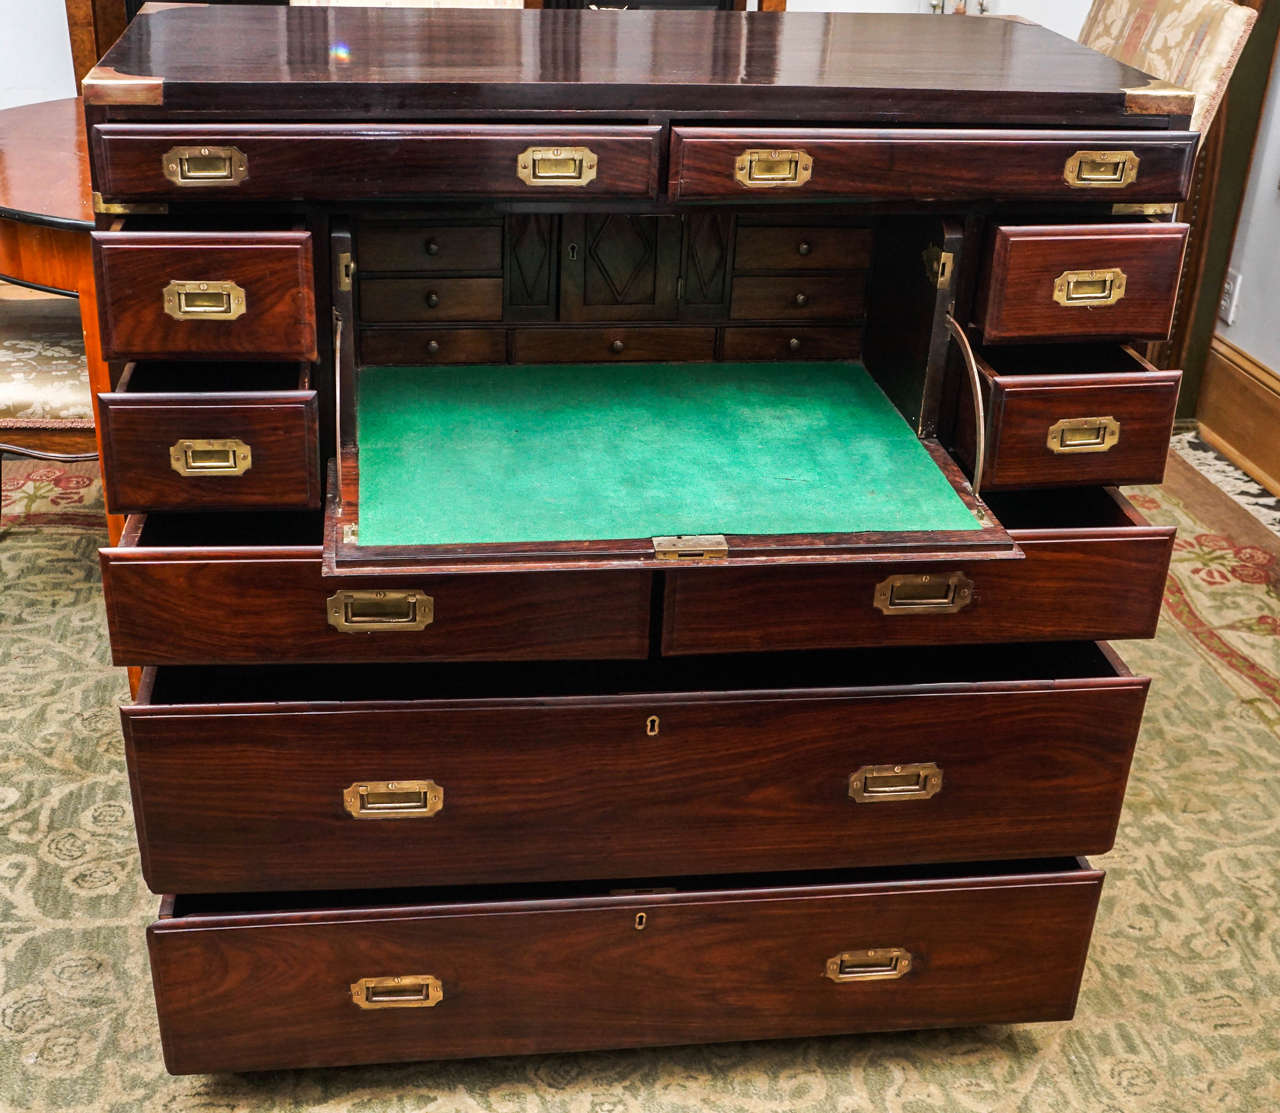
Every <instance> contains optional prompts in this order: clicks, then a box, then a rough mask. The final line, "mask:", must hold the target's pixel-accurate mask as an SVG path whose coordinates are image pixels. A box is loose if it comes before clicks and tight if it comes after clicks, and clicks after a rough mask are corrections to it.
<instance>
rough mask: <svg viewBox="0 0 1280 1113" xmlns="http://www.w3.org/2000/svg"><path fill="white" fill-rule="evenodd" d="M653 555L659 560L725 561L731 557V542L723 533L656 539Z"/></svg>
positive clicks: (654, 540)
mask: <svg viewBox="0 0 1280 1113" xmlns="http://www.w3.org/2000/svg"><path fill="white" fill-rule="evenodd" d="M653 553H654V556H656V557H657V558H658V559H659V560H723V559H724V558H725V557H727V556H728V555H729V542H728V541H726V540H725V538H724V534H723V533H699V534H686V535H684V536H681V537H655V538H654V539H653Z"/></svg>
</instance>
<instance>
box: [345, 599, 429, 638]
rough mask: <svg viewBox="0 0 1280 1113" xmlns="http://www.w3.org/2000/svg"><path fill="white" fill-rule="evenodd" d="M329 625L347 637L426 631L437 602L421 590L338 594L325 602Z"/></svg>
mask: <svg viewBox="0 0 1280 1113" xmlns="http://www.w3.org/2000/svg"><path fill="white" fill-rule="evenodd" d="M325 605H326V608H327V612H328V616H329V625H330V626H332V627H333V628H334V629H335V630H341V631H342V632H343V633H344V634H378V633H390V632H392V631H395V630H425V629H426V628H427V627H428V626H430V625H431V623H432V622H433V621H434V620H435V600H434V599H432V597H431V596H430V595H425V594H423V593H422V592H421V591H338V592H334V594H332V595H330V596H329V598H328V600H327V601H326V604H325Z"/></svg>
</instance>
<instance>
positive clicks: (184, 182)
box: [160, 147, 249, 187]
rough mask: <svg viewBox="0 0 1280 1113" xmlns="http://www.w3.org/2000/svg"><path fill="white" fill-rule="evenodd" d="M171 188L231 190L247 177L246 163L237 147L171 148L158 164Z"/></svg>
mask: <svg viewBox="0 0 1280 1113" xmlns="http://www.w3.org/2000/svg"><path fill="white" fill-rule="evenodd" d="M160 168H161V169H162V170H163V171H164V176H165V177H166V178H168V179H169V181H171V182H173V184H174V185H179V186H183V187H188V186H233V185H238V184H239V183H240V182H242V181H244V180H245V178H247V177H248V176H249V160H248V158H247V157H245V153H244V152H243V151H242V150H240V148H239V147H172V148H170V149H169V150H168V151H166V152H165V153H164V156H163V158H161V160H160Z"/></svg>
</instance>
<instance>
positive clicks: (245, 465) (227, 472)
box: [169, 440, 253, 476]
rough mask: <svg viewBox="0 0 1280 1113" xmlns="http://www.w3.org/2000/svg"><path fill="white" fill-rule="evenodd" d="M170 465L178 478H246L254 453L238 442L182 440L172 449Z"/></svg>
mask: <svg viewBox="0 0 1280 1113" xmlns="http://www.w3.org/2000/svg"><path fill="white" fill-rule="evenodd" d="M169 466H170V467H172V468H173V470H174V471H176V472H177V473H178V474H179V475H224V476H233V475H244V473H245V472H247V471H248V470H249V469H250V468H251V467H253V450H252V449H251V448H250V447H249V446H248V445H247V444H245V443H244V441H238V440H225V441H208V440H204V441H202V440H181V441H178V443H177V444H175V445H174V446H173V447H172V448H170V449H169Z"/></svg>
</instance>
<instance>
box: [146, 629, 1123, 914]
mask: <svg viewBox="0 0 1280 1113" xmlns="http://www.w3.org/2000/svg"><path fill="white" fill-rule="evenodd" d="M1147 683H1148V682H1147V680H1146V679H1145V678H1140V677H1134V676H1132V675H1130V673H1129V672H1128V670H1127V669H1126V668H1125V667H1124V664H1123V663H1122V662H1121V661H1120V659H1119V658H1118V657H1117V656H1116V655H1115V654H1114V653H1112V652H1111V650H1110V649H1108V648H1107V647H1106V646H1099V645H1095V644H1094V643H1091V642H1083V643H1067V644H1052V645H1015V646H997V647H988V648H975V647H972V646H968V647H965V648H963V649H955V648H952V649H944V650H934V649H917V650H906V649H896V650H884V649H877V650H861V651H845V652H840V653H823V654H748V655H745V656H737V657H700V658H687V659H681V660H679V661H674V660H666V661H663V660H660V659H651V660H647V661H637V662H616V663H615V662H599V661H597V662H573V663H555V662H543V663H536V664H531V663H520V664H513V665H492V664H486V665H399V666H388V665H345V666H336V665H329V666H307V667H284V666H281V667H276V668H263V667H242V668H226V667H224V668H169V667H165V668H159V669H148V670H146V672H145V673H144V676H143V683H142V686H141V688H140V690H139V693H138V699H137V702H136V703H135V704H133V705H132V706H128V707H125V708H123V710H122V716H123V719H124V732H125V739H126V743H127V747H128V749H127V752H128V761H129V771H130V778H131V782H132V786H133V799H134V807H135V817H136V825H137V831H138V839H139V845H140V848H141V852H142V868H143V874H144V876H145V877H146V879H147V884H148V885H150V886H151V888H152V889H153V890H155V891H156V892H249V891H270V890H282V889H283V890H290V889H323V888H334V887H338V888H344V889H345V888H353V889H366V888H376V887H379V886H400V885H442V884H451V885H452V884H458V885H463V884H465V885H475V884H489V883H496V882H514V881H555V880H569V879H576V878H590V877H604V876H615V875H619V874H624V875H627V876H649V875H653V874H666V875H680V874H684V875H687V874H696V873H704V872H705V873H735V872H740V871H747V870H751V871H754V870H767V871H773V870H786V869H801V868H805V869H808V868H828V867H830V868H835V867H852V866H873V865H902V864H905V863H912V862H931V861H961V860H966V859H968V860H978V859H981V860H991V859H996V858H1024V857H1037V856H1041V855H1052V854H1065V853H1068V852H1073V853H1091V854H1092V853H1103V852H1105V851H1107V850H1109V849H1110V847H1111V845H1112V841H1113V839H1114V836H1115V830H1116V823H1117V820H1118V818H1119V814H1120V805H1121V801H1122V799H1123V797H1124V788H1125V780H1126V777H1127V774H1128V769H1129V762H1130V758H1131V756H1132V752H1133V745H1134V742H1135V740H1136V738H1137V733H1138V725H1139V722H1140V721H1141V718H1142V707H1143V702H1144V699H1145V696H1146V690H1147ZM513 739H519V745H513V744H512V741H513ZM195 768H200V769H216V770H217V775H216V776H209V777H200V778H192V776H191V770H192V769H195ZM766 797H767V800H768V804H767V806H764V805H763V803H762V801H764V800H765V798H766Z"/></svg>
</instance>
